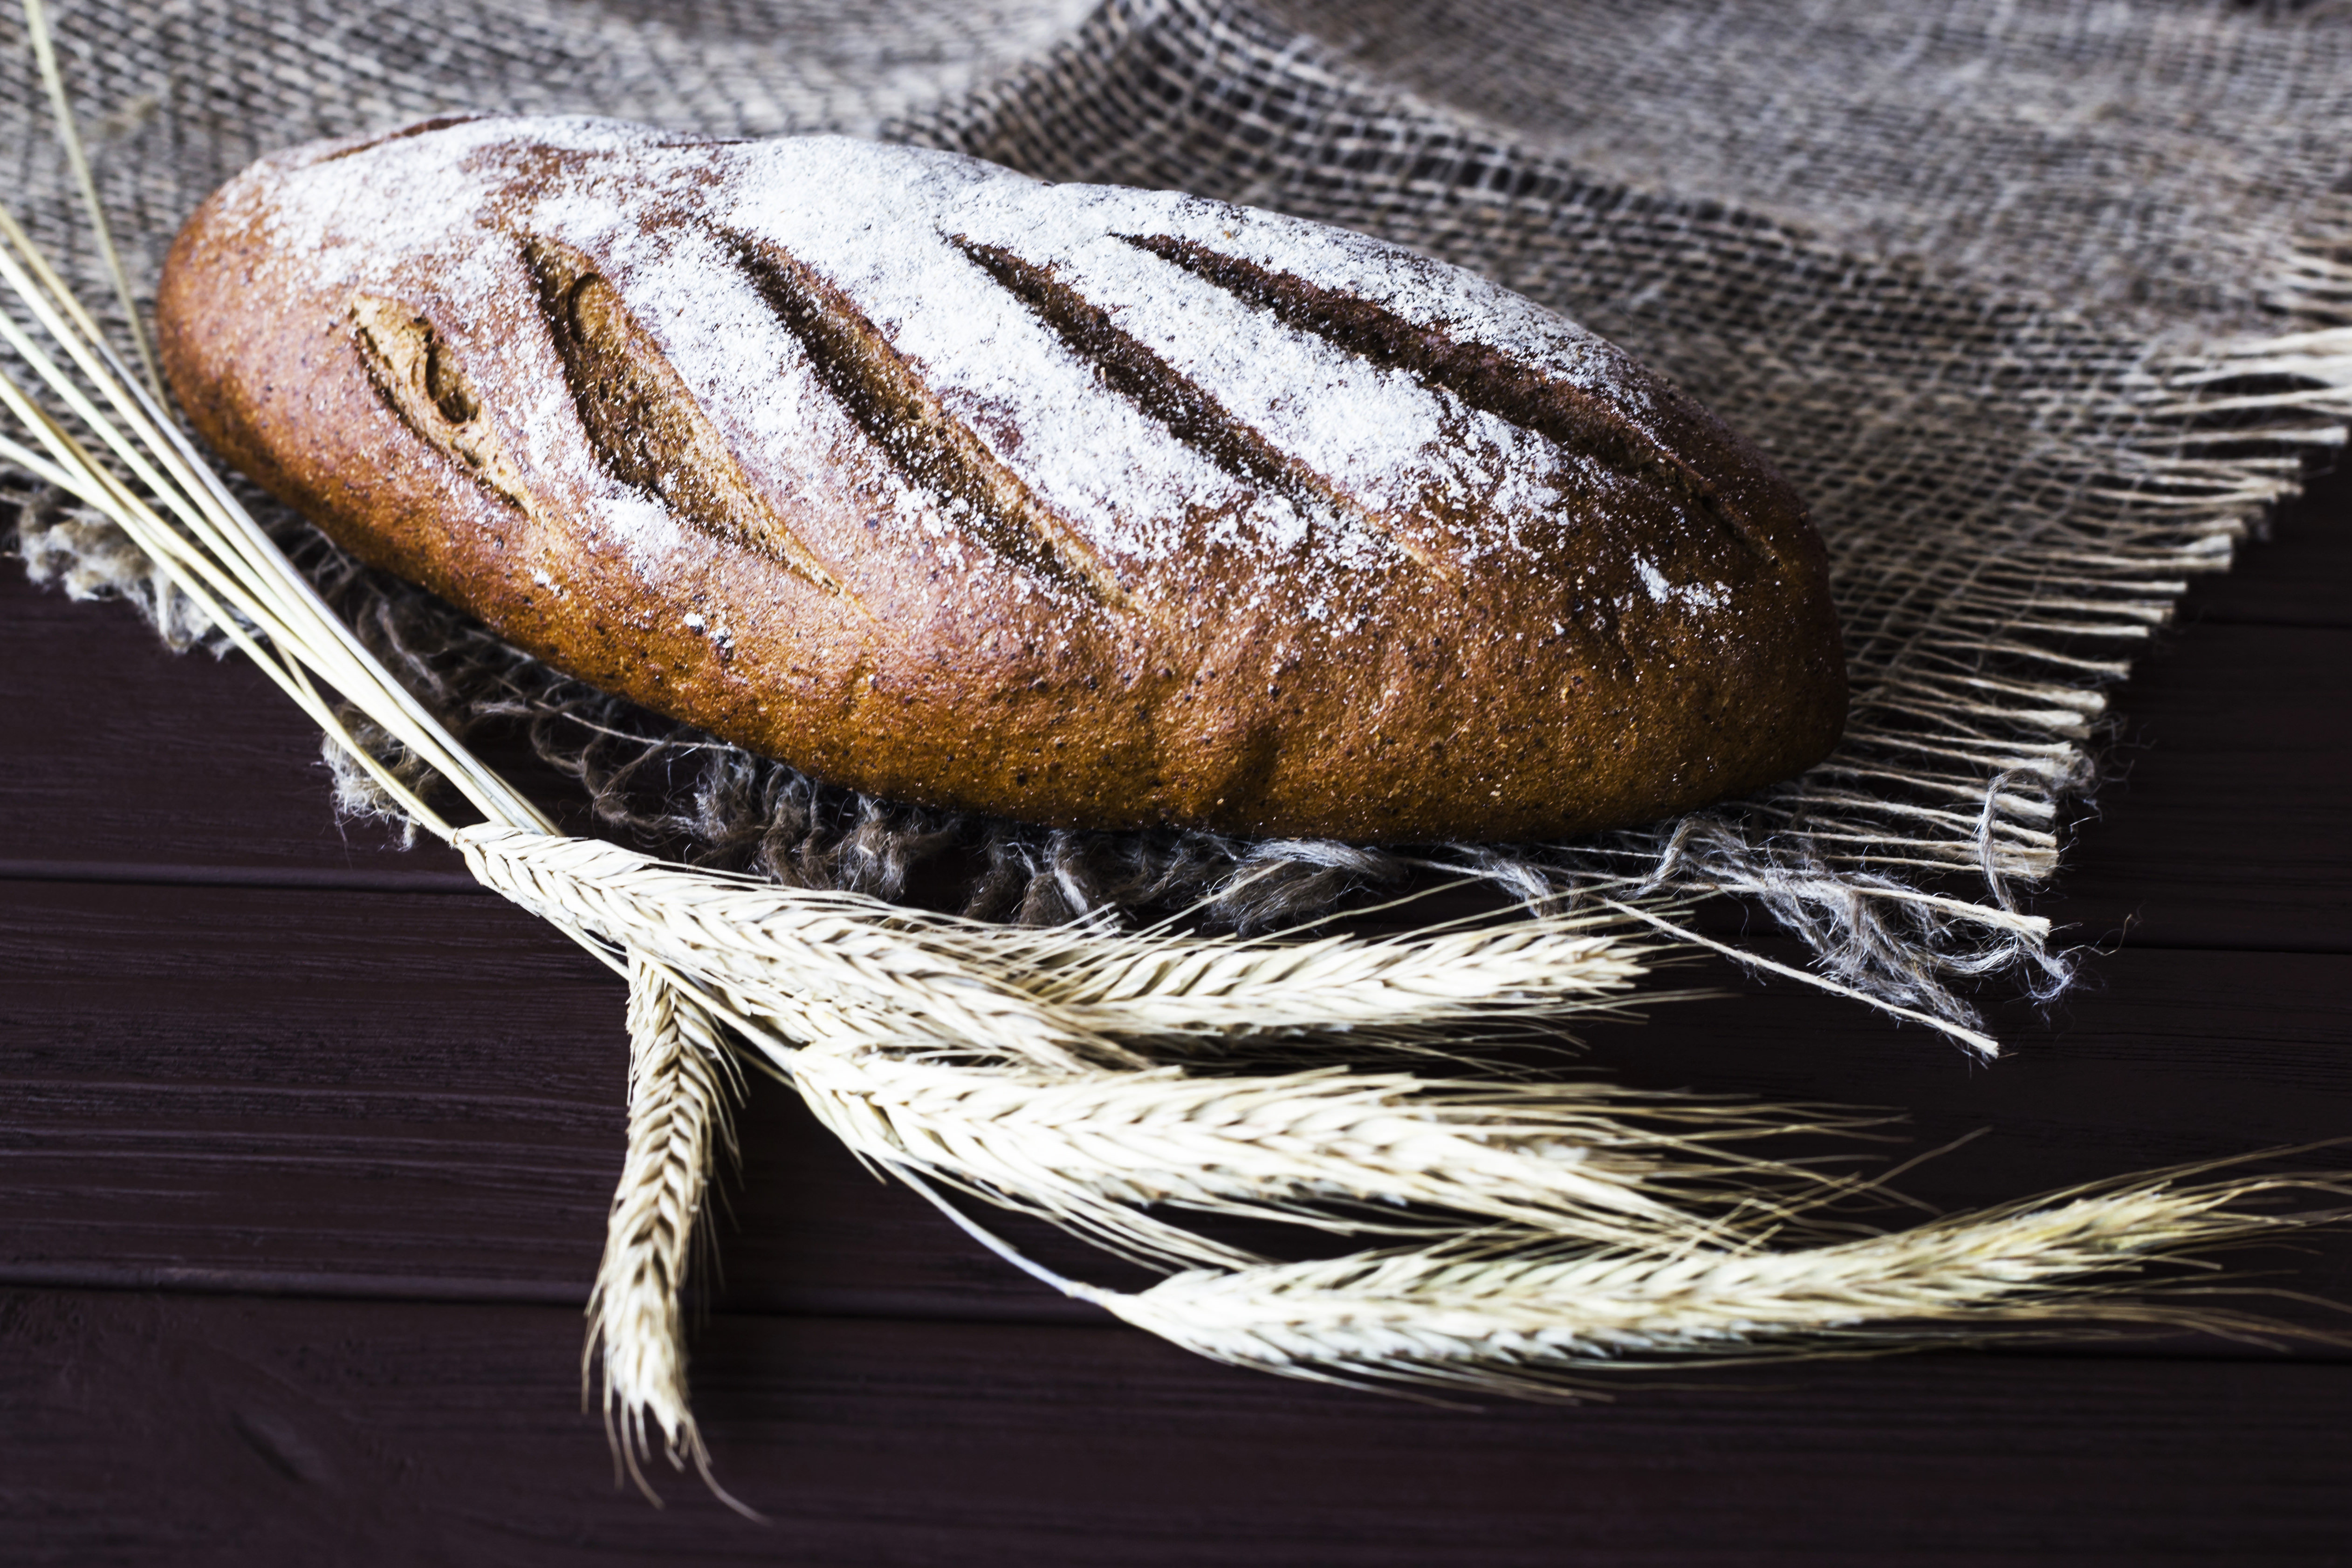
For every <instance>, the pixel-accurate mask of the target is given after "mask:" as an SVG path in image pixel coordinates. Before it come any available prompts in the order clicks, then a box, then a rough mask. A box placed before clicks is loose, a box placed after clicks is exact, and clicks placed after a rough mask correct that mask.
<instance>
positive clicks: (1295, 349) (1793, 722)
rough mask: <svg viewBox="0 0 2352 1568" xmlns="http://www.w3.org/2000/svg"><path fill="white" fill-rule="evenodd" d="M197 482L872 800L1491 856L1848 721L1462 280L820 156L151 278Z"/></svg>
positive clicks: (1808, 579)
mask: <svg viewBox="0 0 2352 1568" xmlns="http://www.w3.org/2000/svg"><path fill="white" fill-rule="evenodd" d="M157 309H158V316H159V319H160V326H161V332H162V341H163V362H164V365H165V367H166V370H167V373H168V375H169V378H170V381H171V384H172V389H173V392H174V393H175V395H176V396H177V397H178V399H179V401H180V402H181V404H182V406H183V407H184V409H185V411H186V413H187V414H188V417H189V418H190V419H191V420H192V421H193V422H194V425H195V427H196V429H197V430H198V431H199V432H200V433H201V434H203V435H204V437H205V439H206V440H207V441H209V442H210V443H211V444H213V445H214V446H215V448H216V449H218V450H219V451H220V452H221V453H222V454H223V455H226V457H227V458H228V460H229V461H231V462H232V463H234V464H236V465H238V466H239V467H241V468H243V469H244V470H245V472H246V473H247V474H248V475H250V476H252V477H253V478H254V479H255V480H257V482H258V483H259V484H261V485H262V486H264V487H265V488H267V489H268V490H269V491H270V492H271V493H272V494H274V495H276V496H278V497H279V498H281V499H283V500H284V501H286V502H288V503H289V504H290V505H291V506H293V507H296V508H298V509H299V511H301V512H302V513H304V514H306V515H307V516H308V517H310V518H311V519H313V520H314V521H315V522H316V523H317V524H318V525H319V526H320V528H324V529H325V530H326V531H327V532H328V533H330V534H331V535H332V536H333V537H334V538H337V539H339V540H341V541H342V542H343V543H344V544H345V545H347V546H348V547H349V548H351V549H352V550H354V551H356V552H357V553H358V554H359V555H361V556H362V557H363V558H364V559H367V560H369V561H371V562H373V563H374V564H376V565H378V566H381V567H383V568H385V569H387V570H391V571H394V572H395V573H398V574H400V575H401V576H404V577H406V578H409V579H411V580H415V581H417V582H420V583H423V584H425V585H426V586H427V587H429V588H431V589H433V590H434V591H436V592H438V593H440V594H442V595H444V596H446V598H448V599H450V600H452V601H456V602H457V604H459V605H461V606H463V607H464V608H465V609H467V610H468V611H470V612H473V613H475V614H476V615H478V616H479V617H480V618H481V619H482V620H484V621H485V622H488V624H490V625H491V626H492V627H494V628H496V629H497V630H498V631H499V632H500V633H501V634H502V635H504V636H505V637H507V638H508V639H509V640H511V641H512V642H513V643H517V644H518V645H520V646H521V647H523V648H526V649H528V650H530V652H532V653H536V654H538V655H540V656H541V657H542V658H544V659H546V660H547V661H549V662H550V663H551V664H555V665H557V666H559V667H561V668H562V669H564V670H567V671H570V672H572V673H573V674H577V675H579V676H580V677H582V678H583V679H584V680H587V681H589V682H591V683H593V684H594V685H599V686H602V687H604V688H607V689H609V690H612V691H615V692H619V693H622V694H625V695H627V696H629V697H631V698H634V699H635V700H636V701H638V702H640V703H643V704H645V705H646V706H649V707H652V708H655V709H656V710H659V711H660V712H662V713H665V714H669V715H673V716H677V717H678V718H682V719H686V720H689V721H691V722H692V723H694V724H697V725H699V726H701V727H704V728H706V729H708V730H709V731H711V732H713V733H714V734H717V735H719V736H721V737H725V738H727V739H729V740H731V741H734V742H736V743H738V744H740V745H741V746H744V747H748V748H750V749H751V750H754V751H757V752H761V753H763V754H766V755H769V756H772V757H777V758H783V759H785V760H787V761H790V762H792V763H793V764H796V765H798V766H799V767H801V768H805V769H807V770H808V771H810V772H811V773H814V774H815V775H817V776H819V777H821V778H824V779H831V780H835V781H837V782H839V783H842V784H845V785H848V786H853V787H855V788H857V789H865V790H868V791H872V792H875V793H877V794H879V795H883V796H887V797H891V798H896V799H901V800H914V801H925V802H931V803H935V804H939V805H942V806H952V807H960V808H968V809H971V810H982V811H988V812H994V813H1000V814H1002V815H1004V816H1008V817H1013V818H1018V819H1022V820H1024V821H1034V822H1041V823H1049V824H1055V825H1068V826H1088V827H1141V826H1150V825H1158V824H1178V825H1186V826H1194V827H1202V828H1210V829H1215V830H1221V831H1233V832H1239V833H1249V834H1266V835H1326V836H1333V837H1338V838H1343V839H1349V840H1355V841H1413V840H1420V841H1428V840H1463V839H1469V840H1503V839H1517V840H1524V839H1530V838H1544V837H1550V836H1556V835H1560V834H1566V833H1572V832H1576V831H1581V830H1588V829H1595V828H1603V827H1611V826H1618V825H1623V824H1628V823H1633V822H1638V821H1646V820H1649V819H1654V818H1656V817H1659V816H1662V815H1664V814H1666V813H1669V812H1673V811H1675V810H1682V809H1685V808H1688V807H1691V806H1695V805H1697V804H1700V803H1703V802H1705V801H1707V800H1713V799H1715V798H1717V797H1719V796H1724V795H1727V794H1731V793H1736V792H1738V791H1741V790H1746V789H1752V788H1754V787H1756V786H1759V785H1761V784H1764V783H1767V782H1769V781H1771V780H1774V779H1780V778H1783V777H1786V776H1787V775H1790V774H1791V773H1794V772H1796V771H1798V770H1800V769H1801V768H1805V767H1806V766H1808V765H1810V764H1811V763H1812V762H1814V761H1816V760H1818V759H1819V758H1821V757H1822V756H1823V755H1824V754H1825V753H1826V752H1827V751H1828V750H1829V748H1830V747H1831V746H1832V744H1833V743H1834V742H1835V740H1836V739H1837V737H1838V734H1839V730H1840V727H1841V726H1842V724H1843V717H1844V711H1845V695H1846V694H1845V675H1844V667H1843V660H1842V657H1841V654H1840V650H1839V641H1838V632H1837V625H1836V622H1835V618H1834V615H1833V613H1832V609H1831V605H1830V600H1829V594H1828V587H1827V581H1826V575H1825V566H1824V559H1823V555H1822V548H1821V544H1820V542H1819V540H1818V539H1817V538H1815V537H1814V535H1813V533H1812V530H1811V528H1810V526H1809V525H1808V524H1807V522H1806V520H1805V517H1804V513H1803V509H1802V507H1801V505H1800V503H1799V502H1798V500H1797V498H1796V497H1795V496H1794V495H1793V494H1791V492H1790V488H1789V486H1787V485H1786V483H1784V482H1783V481H1782V480H1781V479H1780V476H1778V475H1776V474H1775V473H1774V472H1773V471H1772V469H1771V467H1770V465H1769V464H1767V463H1766V462H1765V461H1764V459H1763V458H1762V457H1761V456H1760V455H1759V454H1758V453H1757V452H1756V451H1755V450H1754V449H1753V448H1752V447H1751V446H1749V445H1748V444H1747V443H1746V442H1744V441H1742V440H1741V439H1740V438H1739V437H1738V436H1737V435H1734V434H1732V433H1731V432H1730V431H1728V430H1727V429H1726V428H1725V427H1724V426H1723V425H1722V424H1721V423H1719V422H1717V420H1716V419H1715V418H1714V417H1713V416H1711V415H1710V414H1708V413H1706V411H1704V410H1703V409H1701V408H1700V407H1698V406H1697V405H1696V403H1695V402H1692V401H1691V400H1690V399H1689V398H1688V397H1686V396H1685V395H1684V394H1683V393H1682V392H1678V391H1677V390H1675V388H1674V387H1672V386H1671V385H1669V384H1668V383H1666V382H1664V381H1663V380H1662V379H1660V378H1659V377H1657V376H1655V375H1653V374H1651V373H1649V372H1647V371H1644V370H1643V369H1642V368H1641V367H1640V366H1639V365H1637V364H1636V363H1634V362H1633V361H1632V360H1631V359H1630V358H1628V357H1627V356H1626V355H1625V354H1623V353H1622V352H1621V351H1619V350H1616V349H1613V348H1612V347H1611V346H1610V345H1609V344H1607V343H1605V342H1603V341H1601V340H1599V339H1597V338H1595V337H1593V336H1592V335H1591V334H1590V333H1588V332H1585V331H1584V330H1582V329H1580V328H1578V327H1576V326H1574V325H1573V324H1571V323H1570V322H1569V321H1566V320H1564V319H1561V318H1560V317H1559V316H1557V315H1554V314H1552V313H1550V312H1549V311H1547V310H1545V309H1543V308H1539V307H1538V306H1536V305H1534V304H1533V303H1531V302H1529V301H1528V300H1526V299H1524V298H1520V297H1518V296H1517V295H1514V294H1511V293H1509V292H1507V291H1506V290H1504V289H1501V288H1498V287H1496V286H1494V285H1493V284H1491V283H1487V282H1486V281H1484V280H1482V279H1480V278H1478V277H1475V276H1473V275H1471V274H1469V273H1466V272H1464V271H1461V270H1459V269H1457V268H1454V267H1447V266H1444V265H1442V264H1439V263H1436V262H1433V261H1431V260H1429V259H1427V258H1425V257H1423V256H1417V255H1415V254H1413V253H1412V252H1409V251H1405V250H1402V249H1400V248H1398V247H1396V246H1389V245H1384V244H1381V243H1378V242H1376V241H1373V240H1370V239H1367V238H1364V237H1362V236H1360V235H1352V234H1349V233H1346V232H1344V231H1341V230H1338V229H1333V228H1328V227H1325V226H1322V225H1316V224H1310V223H1305V222H1301V221H1299V220H1297V219H1293V218H1287V217H1283V216H1280V215H1277V214H1271V213H1265V212H1258V211H1254V210H1251V209H1248V208H1244V207H1235V206H1230V205H1227V204H1222V203H1218V202H1212V201H1204V200H1202V199H1199V198H1196V197H1192V196H1187V195H1180V194H1173V193H1154V192H1143V191H1132V190H1121V189H1115V188H1109V187H1097V186H1084V185H1054V184H1047V183H1040V182H1038V181H1035V180H1032V179H1029V178H1027V177H1025V176H1024V175H1021V174H1017V173H1014V172H1010V171H1008V170H1004V169H1000V168H996V167H994V166H992V165H990V164H987V163H984V162H977V161H975V160H972V159H970V158H964V157H958V156H954V155H951V154H947V153H941V152H928V151H923V150H919V149H914V148H907V147H893V146H882V145H876V144H872V143H866V142H861V141H849V140H845V139H840V138H834V137H809V138H793V139H786V140H780V141H759V142H728V141H708V140H701V139H697V138H693V137H687V136H679V135H673V134H669V133H666V132H662V131H654V130H649V129H646V128H642V127H635V126H629V125H624V124H617V123H613V122H609V121H601V120H555V119H547V120H516V119H462V120H432V121H427V122H425V123H424V124H421V125H416V126H412V127H410V128H408V129H406V130H404V131H395V132H394V133H392V134H390V135H386V136H379V137H375V138H373V139H362V140H352V141H339V142H329V143H321V144H318V145H313V146H309V147H303V148H299V149H297V150H295V151H293V152H285V153H280V154H278V155H276V156H273V157H270V158H267V159H264V160H263V161H262V162H259V163H257V164H256V165H255V166H254V167H252V168H251V169H249V170H247V172H244V173H242V174H240V175H238V176H237V177H236V179H235V180H233V181H231V182H230V183H228V184H227V185H226V186H225V187H223V188H222V189H221V190H220V191H218V192H217V193H215V194H214V195H213V196H212V197H211V198H210V199H209V200H208V201H207V202H206V203H205V204H204V206H203V207H202V209H200V210H199V211H198V212H197V213H196V214H195V215H194V217H193V218H191V219H190V220H189V222H188V224H187V226H186V227H185V228H184V230H183V231H182V233H181V234H180V236H179V238H178V241H177V243H176V244H175V245H174V246H173V248H172V252H171V256H170V259H169V261H168V263H167V265H166V267H165V269H164V275H163V287H162V291H161V296H160V298H159V300H158V306H157Z"/></svg>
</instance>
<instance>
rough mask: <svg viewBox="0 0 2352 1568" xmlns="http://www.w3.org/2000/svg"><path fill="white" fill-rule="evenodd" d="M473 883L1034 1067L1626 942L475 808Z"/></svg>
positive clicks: (1524, 1010)
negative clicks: (1307, 922)
mask: <svg viewBox="0 0 2352 1568" xmlns="http://www.w3.org/2000/svg"><path fill="white" fill-rule="evenodd" d="M454 841H455V842H456V844H457V848H458V849H459V851H460V852H463V853H464V855H465V856H466V863H467V867H468V868H469V869H470V870H471V871H472V872H473V873H474V874H475V876H477V877H478V878H479V879H480V880H481V881H482V882H483V883H485V884H486V885H488V886H490V887H494V888H496V889H498V890H499V892H500V893H503V894H506V895H507V896H508V897H509V898H511V899H513V900H514V901H515V902H516V903H518V904H522V905H523V906H524V907H525V908H529V909H533V910H537V911H539V912H541V913H543V914H546V915H550V916H551V917H560V918H562V919H564V920H567V921H572V922H577V923H579V924H582V925H585V926H586V927H587V928H588V929H589V930H591V931H592V932H593V933H594V934H596V935H597V936H600V937H602V938H603V939H604V941H606V942H607V943H610V944H611V945H613V946H615V947H618V948H626V949H629V950H632V951H637V952H644V953H647V954H651V955H656V956H659V957H661V958H663V959H664V960H665V961H667V962H670V963H672V964H675V965H676V966H677V967H678V968H679V969H680V970H682V971H684V972H688V973H693V974H697V975H699V976H701V977H705V978H706V979H707V980H709V982H710V983H711V984H712V985H714V986H718V987H721V988H725V989H726V990H727V991H728V992H729V993H730V994H731V995H734V996H736V997H739V998H742V999H743V1000H744V1001H745V1003H746V1004H747V1005H750V1006H752V1007H754V1008H756V1009H758V1010H761V1011H762V1012H766V1013H768V1014H770V1015H771V1016H772V1017H775V1018H777V1019H787V1020H790V1027H789V1029H788V1030H787V1032H789V1033H790V1034H792V1036H793V1038H794V1039H795V1040H799V1041H802V1042H804V1043H810V1044H823V1043H827V1042H839V1043H843V1044H850V1045H856V1044H875V1043H888V1044H891V1045H894V1046H898V1047H901V1048H909V1049H911V1048H915V1047H919V1046H921V1045H924V1044H929V1046H930V1047H932V1048H933V1049H935V1050H939V1051H952V1052H956V1053H959V1054H967V1055H970V1054H978V1055H982V1056H986V1057H991V1058H995V1059H1000V1060H1003V1061H1019V1062H1024V1063H1027V1064H1030V1065H1033V1066H1034V1067H1037V1068H1039V1069H1041V1070H1044V1071H1061V1072H1072V1071H1087V1070H1089V1069H1092V1068H1094V1067H1097V1066H1102V1065H1110V1066H1121V1067H1129V1068H1139V1067H1144V1066H1148V1065H1150V1057H1149V1055H1148V1054H1147V1053H1146V1051H1145V1050H1144V1048H1143V1042H1150V1041H1160V1040H1180V1039H1188V1038H1197V1037H1202V1036H1211V1037H1218V1038H1231V1037H1234V1036H1238V1035H1244V1034H1252V1033H1268V1032H1271V1033H1279V1034H1299V1033H1310V1032H1344V1033H1349V1034H1351V1035H1353V1036H1355V1037H1356V1038H1358V1039H1360V1040H1374V1039H1386V1040H1394V1041H1397V1042H1401V1043H1404V1042H1413V1041H1418V1040H1422V1039H1423V1038H1424V1037H1425V1036H1426V1035H1427V1033H1428V1032H1429V1031H1430V1030H1434V1029H1436V1028H1438V1027H1440V1026H1443V1025H1447V1024H1454V1023H1463V1022H1475V1021H1479V1020H1486V1019H1513V1020H1517V1021H1529V1020H1556V1019H1560V1018H1564V1017H1567V1016H1570V1015H1571V1014H1572V1013H1574V1012H1576V1011H1579V1010H1587V1009H1594V1008H1612V1007H1615V1006H1618V1005H1620V1004H1621V1003H1622V998H1623V994H1624V993H1625V992H1627V991H1628V990H1630V989H1631V988H1632V986H1633V981H1634V979H1635V978H1636V977H1639V976H1641V975H1643V973H1645V972H1646V969H1645V967H1644V966H1643V963H1642V962H1641V956H1642V954H1643V948H1642V947H1640V946H1637V945H1636V944H1634V943H1633V942H1631V941H1630V940H1629V939H1628V938H1627V937H1626V936H1624V934H1623V932H1622V930H1619V931H1616V932H1614V933H1612V932H1610V931H1607V930H1602V929H1597V927H1600V926H1601V925H1603V923H1604V922H1605V921H1610V920H1622V925H1625V926H1638V925H1639V923H1638V921H1635V920H1633V919H1632V918H1630V917H1619V916H1616V915H1614V914H1613V912H1612V915H1605V916H1593V915H1529V916H1527V917H1525V918H1524V919H1522V920H1519V921H1517V922H1514V923H1512V924H1510V925H1504V926H1498V927H1488V928H1479V929H1475V930H1468V931H1454V932H1448V933H1441V934H1439V935H1436V936H1428V937H1401V938H1390V939H1386V940H1373V941H1367V940H1362V939H1358V938H1350V937H1336V936H1335V937H1326V938H1323V939H1321V940H1319V941H1312V942H1303V943H1297V942H1288V941H1283V940H1250V939H1245V938H1240V937H1223V938H1220V937H1190V936H1171V935H1164V934H1163V935H1156V936H1125V935H1119V934H1115V933H1107V932H1102V931H1098V930H1095V929H1092V928H1089V927H1087V926H1083V925H1079V926H1069V927H1063V928H1061V929H1059V930H1055V931H1048V932H1035V931H1027V930H1023V929H1021V928H1018V927H1008V926H1001V925H990V924H988V923H985V922H982V921H972V920H958V919H955V918H953V917H950V916H945V915H926V914H921V913H919V912H916V911H910V910H908V909H906V908H903V907H901V906H899V905H896V904H887V903H885V902H883V901H882V900H880V899H875V898H867V897H865V896H863V895H861V894H848V893H832V892H815V891H808V890H802V889H793V888H780V887H775V886H772V885H767V884H761V883H745V882H740V881H738V880H734V879H730V878H723V877H716V876H712V875H709V874H708V873H696V872H692V871H688V870H687V869H685V868H683V867H679V866H674V865H667V864H665V863H663V862H659V861H656V860H654V859H652V858H650V857H648V856H646V855H641V854H636V853H635V852H631V851H628V850H625V849H622V848H620V847H619V846H617V845H614V844H605V843H600V842H597V841H591V840H580V839H558V838H551V837H547V836H544V835H540V834H535V833H529V832H521V831H515V830H512V829H509V828H503V827H499V826H495V825H488V824H486V825H484V826H481V827H478V828H468V829H465V830H463V831H459V832H458V833H457V835H456V838H455V840H454Z"/></svg>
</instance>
